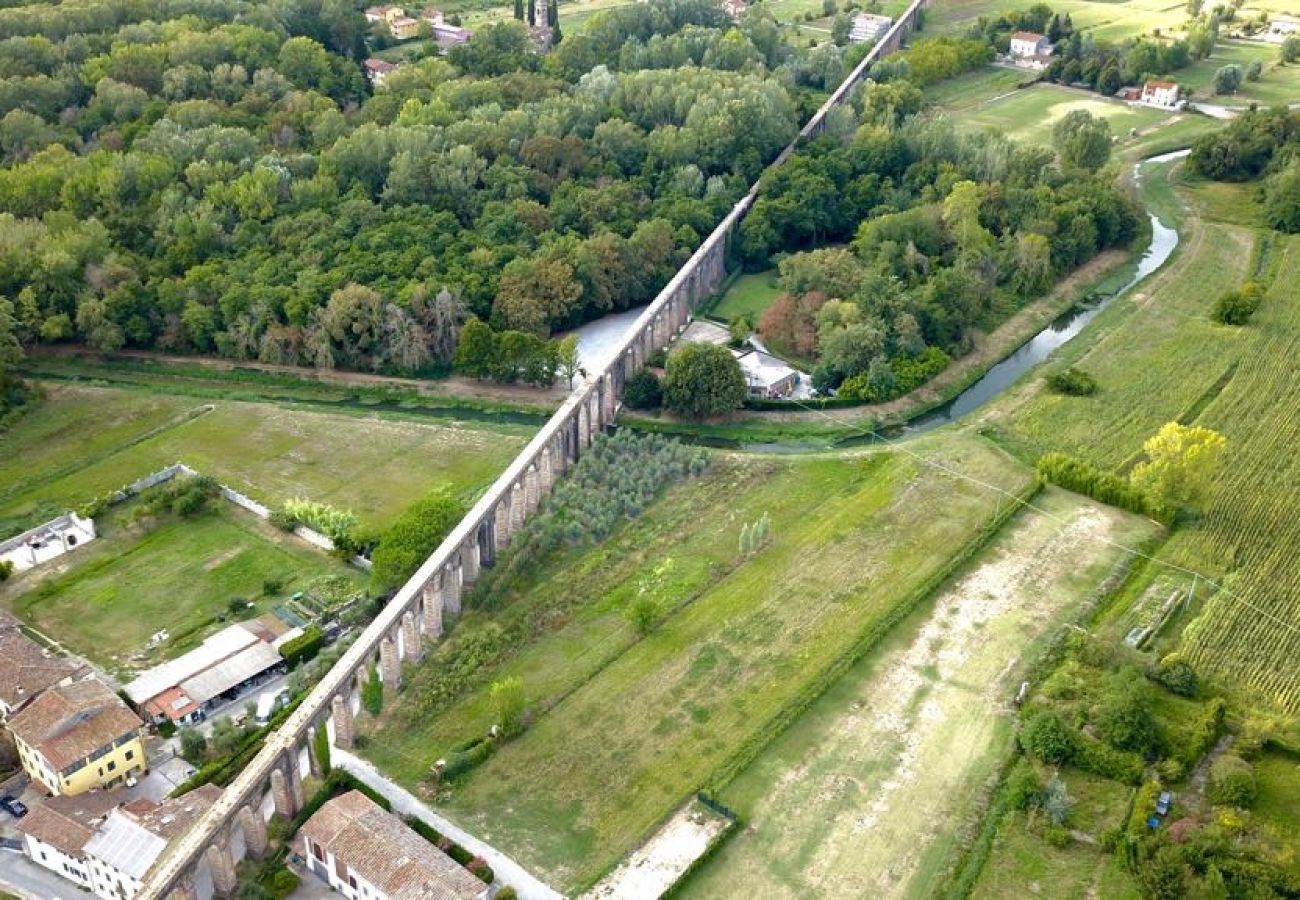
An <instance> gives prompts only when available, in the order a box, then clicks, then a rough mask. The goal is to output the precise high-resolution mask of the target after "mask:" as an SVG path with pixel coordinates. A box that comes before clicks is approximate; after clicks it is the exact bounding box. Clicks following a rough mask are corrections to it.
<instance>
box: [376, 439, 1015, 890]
mask: <svg viewBox="0 0 1300 900" xmlns="http://www.w3.org/2000/svg"><path fill="white" fill-rule="evenodd" d="M914 446H915V449H916V450H917V451H918V452H920V453H923V454H924V455H925V456H927V457H935V458H940V459H942V460H943V461H944V463H945V464H946V465H951V466H958V467H960V468H961V469H962V470H964V471H969V472H971V473H973V474H976V475H978V476H979V477H981V478H982V479H984V480H986V481H989V482H992V483H996V484H999V485H1001V486H1003V487H1005V488H1007V489H1010V490H1018V489H1020V488H1021V487H1023V486H1025V485H1026V484H1027V479H1028V472H1027V470H1025V469H1024V468H1022V467H1019V466H1017V465H1015V464H1013V463H1012V462H1011V461H1010V460H1009V459H1008V458H1007V457H1006V456H1004V455H1003V454H1001V453H999V452H997V451H996V450H994V449H993V448H992V447H991V446H990V445H988V444H987V443H985V442H983V441H981V440H979V439H973V438H966V437H952V436H948V437H945V438H942V439H935V440H929V439H927V440H923V441H919V442H917V443H916V444H915V445H914ZM996 506H997V502H996V497H995V496H994V495H990V494H988V493H987V492H985V491H983V490H980V489H978V488H975V487H972V486H970V485H969V484H967V483H965V482H954V481H953V480H952V479H951V478H950V477H948V476H945V475H942V474H938V473H936V472H934V471H933V470H930V469H928V468H926V469H918V464H917V463H916V462H914V461H913V460H911V459H910V458H908V457H906V456H901V455H892V454H871V455H864V456H849V457H836V458H824V459H817V458H811V459H799V460H791V459H785V458H762V457H758V458H754V457H750V458H733V459H730V460H726V461H722V462H720V463H719V464H718V465H717V467H716V468H715V469H714V470H713V471H712V473H711V474H709V475H707V476H706V477H705V479H704V481H703V482H702V483H701V482H692V483H690V484H688V485H685V486H682V487H679V488H676V489H674V490H673V491H672V492H670V494H669V496H668V498H667V499H666V500H663V501H661V502H659V503H658V504H656V505H655V506H654V507H652V508H651V509H650V510H649V511H647V513H646V515H645V516H644V517H643V518H642V519H640V520H638V521H637V522H636V523H635V524H634V525H630V526H627V527H625V528H624V529H623V530H622V531H621V532H620V533H619V534H618V535H616V536H615V537H613V538H611V539H610V540H608V541H606V542H605V543H604V544H603V545H601V546H600V547H598V548H596V549H594V550H593V551H592V552H591V553H590V554H589V555H578V556H577V557H576V558H574V557H570V558H567V559H565V560H563V561H562V564H560V565H556V566H546V567H543V569H542V570H541V571H539V572H537V573H536V574H535V576H534V577H533V578H531V579H530V580H529V583H528V584H527V585H526V586H524V595H525V596H531V595H532V594H533V592H534V591H548V590H559V591H565V592H568V593H569V594H571V595H572V594H577V595H578V596H580V597H582V598H583V603H584V609H583V610H582V611H581V612H578V613H575V614H573V617H572V620H571V621H570V622H568V623H567V624H565V625H564V626H563V627H562V628H560V629H559V630H558V631H556V632H555V633H554V634H551V635H547V636H545V637H543V638H542V639H541V640H540V641H539V642H538V644H537V646H536V647H535V648H533V649H530V650H529V651H526V653H525V654H524V656H521V657H519V658H517V659H516V663H515V665H514V666H513V667H512V671H517V672H519V673H520V674H521V675H522V677H523V678H524V681H525V684H526V686H527V689H528V693H529V696H530V701H531V702H532V704H533V705H534V707H535V708H538V709H541V710H547V711H546V712H545V715H543V716H541V718H540V719H539V720H538V721H537V722H536V723H535V724H534V725H533V726H532V727H531V728H530V729H529V730H528V731H526V732H525V733H524V734H523V735H522V736H521V737H520V738H518V739H516V740H515V741H513V742H512V743H510V744H508V745H506V746H505V747H504V748H502V749H501V750H500V751H499V752H498V753H497V754H496V755H495V756H493V757H492V758H491V759H490V760H489V761H488V762H486V763H485V764H483V765H482V766H481V767H480V768H478V769H476V770H474V771H473V772H472V773H471V774H470V775H469V776H468V777H467V779H466V780H465V781H464V783H463V784H458V785H457V786H456V787H454V788H453V789H452V790H451V791H450V796H448V797H446V798H444V800H443V802H442V803H441V804H440V808H441V809H442V810H443V811H444V812H446V813H448V814H449V815H450V816H452V817H453V818H454V819H456V820H457V821H460V822H462V823H463V824H464V825H465V826H466V827H469V828H471V829H473V830H474V831H475V833H476V834H481V835H483V837H484V838H485V839H487V840H489V841H491V842H493V844H494V845H497V846H500V847H501V848H502V849H503V850H505V851H506V852H508V853H510V854H511V855H512V856H514V857H515V858H517V859H519V860H520V861H521V862H522V863H524V864H525V865H529V866H531V867H534V868H535V869H536V870H537V871H538V872H539V873H541V874H542V875H543V876H544V877H546V878H548V879H550V880H551V881H552V883H554V884H555V885H556V886H558V887H561V888H564V889H573V888H579V887H582V886H585V885H587V884H589V883H591V882H592V881H594V880H595V879H596V878H597V877H598V876H599V875H600V874H601V873H602V872H604V871H605V870H606V869H608V868H609V867H610V866H611V865H613V864H614V863H615V862H616V861H617V860H618V859H620V858H621V857H622V856H623V855H624V854H626V853H627V852H628V851H629V850H631V849H632V848H633V847H634V846H636V845H637V844H638V843H639V842H640V841H641V840H642V839H643V838H644V837H645V836H646V835H647V834H648V833H649V832H650V831H651V830H652V829H653V828H654V827H655V826H656V824H657V823H658V822H659V821H660V820H661V819H662V818H663V817H664V816H666V815H667V814H668V813H669V812H671V811H672V809H674V808H675V807H676V806H678V805H679V804H680V803H681V801H682V800H683V799H684V798H686V797H687V796H689V794H690V793H691V792H692V791H694V790H696V789H698V788H699V787H701V786H702V785H704V784H706V783H707V782H708V781H709V780H710V779H711V778H713V777H715V775H716V773H717V772H718V770H719V768H720V767H722V766H724V765H725V764H726V763H727V761H728V760H729V759H730V758H732V757H733V756H734V755H735V754H737V753H738V752H741V751H742V749H744V748H746V747H750V746H752V747H753V749H754V750H757V749H759V748H760V747H761V746H762V744H763V743H765V742H766V741H767V740H768V739H770V737H771V734H770V732H769V730H768V724H767V723H768V722H769V721H770V720H771V718H772V717H773V716H774V715H775V714H777V713H778V712H779V711H780V710H781V709H782V708H783V707H784V706H785V705H786V704H788V703H790V702H792V701H793V700H794V698H796V697H797V696H798V695H799V692H800V691H801V690H802V689H803V688H804V687H805V686H806V685H808V684H809V683H811V682H814V681H816V679H817V678H818V673H820V672H822V671H823V670H824V669H825V668H826V666H827V665H828V664H829V663H830V662H831V661H833V660H835V659H837V658H838V657H840V656H842V655H843V654H845V653H847V652H849V651H850V649H851V648H852V647H853V646H854V645H855V642H856V641H858V640H859V638H860V637H861V636H863V635H866V634H869V633H870V630H871V628H872V625H873V623H876V622H879V621H881V620H882V619H883V618H885V617H887V616H889V615H890V614H891V613H893V612H894V611H895V610H897V609H898V608H899V606H900V604H911V603H913V602H917V601H918V600H919V598H916V597H913V593H914V592H915V591H917V590H918V589H919V588H922V587H923V586H925V585H926V582H927V579H929V578H930V577H932V576H933V575H935V573H938V572H940V571H941V570H942V569H943V567H944V566H945V564H946V563H947V562H948V561H949V560H951V559H952V558H953V556H954V554H956V553H957V552H958V550H959V548H961V547H962V545H963V544H965V543H966V542H968V541H971V540H972V539H974V538H975V536H976V535H977V534H978V532H979V530H980V528H981V526H982V524H983V523H984V522H986V521H987V520H988V518H989V517H990V516H992V515H993V514H994V511H995V508H996ZM764 511H766V512H768V513H769V514H770V516H771V519H772V524H773V531H774V534H775V539H774V540H773V542H772V543H771V544H770V545H769V546H768V547H767V548H766V549H764V550H763V551H762V552H760V553H758V554H757V555H755V556H754V557H752V558H750V559H747V560H744V561H739V560H737V550H736V546H737V537H738V533H739V530H740V527H741V525H742V524H743V523H744V522H747V521H753V520H756V519H757V518H758V517H759V516H760V515H761V514H762V513H763V512H764ZM668 560H672V562H671V564H670V566H669V568H670V571H671V572H672V574H671V575H670V576H669V581H670V585H669V586H668V587H667V588H666V591H665V596H666V597H667V598H668V599H670V600H672V601H675V602H678V603H681V604H685V605H684V606H681V607H679V608H678V610H677V611H676V612H675V613H674V614H673V615H672V616H670V617H669V618H668V619H667V620H666V621H665V622H663V624H662V625H661V626H660V627H658V628H657V629H656V630H655V631H653V632H652V633H651V634H650V635H649V636H647V637H646V638H644V639H643V640H639V641H635V642H633V641H631V635H630V633H629V632H630V626H628V625H627V623H626V622H625V621H623V616H622V610H623V608H624V607H625V606H626V605H627V603H628V601H629V598H630V597H632V596H633V595H634V594H635V591H636V586H637V585H638V584H639V583H643V580H644V579H645V578H646V576H647V573H648V572H650V571H652V570H653V569H655V568H657V567H660V566H664V565H665V564H666V562H667V561H668ZM602 620H603V624H602ZM541 655H545V656H547V657H548V658H549V660H550V661H549V663H547V664H544V665H543V666H542V667H541V670H540V671H539V672H537V673H534V671H533V670H532V668H531V667H530V666H529V665H528V661H529V660H536V659H538V658H539V656H541ZM436 661H437V657H436V656H435V657H434V658H433V661H432V662H431V663H430V664H434V665H436ZM408 702H410V701H408ZM485 706H486V704H485V703H484V701H483V699H482V698H481V697H478V698H475V699H470V700H466V701H464V702H463V703H462V704H461V705H460V706H459V707H456V708H454V709H452V710H451V711H450V712H449V713H448V714H446V716H436V715H435V716H430V717H428V718H427V719H426V720H424V727H423V728H422V729H420V733H411V732H410V730H406V731H401V730H397V729H383V730H381V731H380V732H379V734H378V735H376V736H375V738H374V739H373V740H372V741H369V742H368V743H367V748H366V752H367V753H368V754H369V755H370V756H371V758H372V759H374V760H375V761H376V762H377V763H379V764H380V765H381V767H383V768H384V769H385V770H387V771H390V772H391V773H393V774H395V775H397V777H399V779H401V780H402V781H404V782H406V783H407V784H408V785H410V786H414V783H415V782H417V781H418V780H419V779H420V778H421V777H422V776H423V775H424V773H425V772H426V771H427V766H428V765H429V764H430V763H432V762H433V761H434V760H435V759H437V758H438V754H439V752H440V750H442V749H445V748H446V746H447V744H450V743H453V742H455V741H457V740H460V739H462V738H463V737H465V736H467V734H468V735H472V734H474V733H482V731H483V730H484V729H485V728H486V727H487V724H488V723H489V722H490V721H491V720H490V718H488V717H487V716H486V715H485V713H486V709H485ZM476 711H477V718H476ZM475 725H476V727H474V726H475Z"/></svg>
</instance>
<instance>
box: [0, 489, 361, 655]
mask: <svg viewBox="0 0 1300 900" xmlns="http://www.w3.org/2000/svg"><path fill="white" fill-rule="evenodd" d="M137 503H138V501H137V502H133V503H128V504H125V505H124V506H122V507H118V508H116V509H115V510H114V511H113V512H111V513H110V514H109V515H108V516H106V517H103V518H101V519H99V520H97V521H98V522H99V524H100V529H101V531H100V535H101V536H100V538H99V539H98V540H96V541H94V542H93V543H91V544H88V545H87V546H85V547H83V548H81V549H79V550H76V551H75V552H73V553H71V554H69V555H67V556H64V557H61V558H60V559H59V560H58V561H57V562H55V563H51V564H50V565H49V566H45V567H42V568H40V569H36V570H33V571H31V572H28V573H25V574H24V576H23V577H20V578H17V579H14V580H13V581H11V582H9V583H7V584H6V585H4V587H3V589H2V590H0V602H2V603H3V604H4V605H5V606H6V607H9V608H12V609H13V611H14V612H15V613H16V614H17V615H18V616H19V617H20V618H22V619H23V621H25V622H27V623H29V624H31V625H33V626H34V627H36V628H37V629H39V630H40V631H41V632H42V633H44V634H47V635H49V636H51V637H53V638H55V639H56V640H58V641H59V642H61V643H63V644H65V645H66V646H68V647H69V648H70V649H72V650H73V651H75V652H77V653H79V654H81V655H83V656H87V657H89V658H91V659H93V660H95V661H96V662H98V663H100V664H102V665H104V666H106V667H108V668H110V669H112V670H117V671H122V670H124V669H125V668H126V667H127V666H128V664H129V663H131V659H130V657H131V656H132V655H133V654H135V653H137V652H138V651H141V650H142V649H143V648H144V647H145V645H146V644H147V642H148V640H149V637H150V635H152V634H153V633H154V632H155V631H158V630H160V629H167V630H168V631H169V632H170V634H171V638H172V642H173V643H172V645H171V646H170V647H168V648H167V654H168V655H175V654H176V653H177V652H179V651H180V650H182V649H185V646H184V644H185V643H186V640H185V639H186V638H187V637H189V638H191V639H193V640H197V638H198V637H199V632H200V631H202V630H203V629H204V628H205V627H206V626H208V625H210V624H212V623H213V622H214V620H216V619H217V617H218V616H224V615H226V614H227V612H228V609H229V605H230V602H231V601H232V600H234V599H236V598H242V599H244V600H247V601H251V602H253V603H254V604H255V609H254V610H243V611H241V612H240V613H239V615H240V617H241V618H248V617H250V616H251V615H254V614H255V613H256V612H269V611H270V610H272V609H273V608H274V607H275V606H276V605H277V604H278V603H280V602H283V599H284V598H285V597H286V596H288V595H290V594H292V593H294V592H295V591H299V590H302V589H304V588H306V587H308V586H309V585H310V584H311V583H312V582H313V581H316V580H317V579H319V578H324V577H327V576H342V577H344V578H346V579H347V580H349V581H351V582H352V583H353V584H354V585H355V587H356V589H357V591H358V592H360V591H363V590H364V588H365V577H364V575H362V574H361V573H360V572H357V571H356V570H354V569H352V568H351V567H349V566H346V565H344V564H343V563H342V562H340V561H339V560H336V559H334V558H333V557H331V556H330V555H329V554H327V553H323V552H322V551H320V550H319V549H317V548H315V547H312V546H310V545H309V544H307V543H305V542H303V541H301V540H298V539H297V538H293V537H290V536H288V535H285V534H283V533H282V532H279V531H276V530H275V529H274V528H272V527H271V526H270V525H268V524H266V523H264V522H262V521H261V520H260V519H258V518H256V517H255V516H253V515H252V514H250V513H247V512H244V511H242V510H238V509H236V508H235V507H233V506H232V505H230V504H227V503H226V502H225V501H223V500H215V501H213V502H212V505H211V507H210V509H209V510H208V511H206V512H204V513H202V514H201V515H199V516H197V517H195V518H181V519H167V520H164V521H162V522H160V523H159V524H157V525H156V526H154V527H152V528H148V529H147V530H146V529H145V528H143V527H141V526H140V525H132V524H129V523H128V522H126V521H125V516H126V513H128V512H129V511H130V510H131V509H132V508H133V507H134V506H136V505H137Z"/></svg>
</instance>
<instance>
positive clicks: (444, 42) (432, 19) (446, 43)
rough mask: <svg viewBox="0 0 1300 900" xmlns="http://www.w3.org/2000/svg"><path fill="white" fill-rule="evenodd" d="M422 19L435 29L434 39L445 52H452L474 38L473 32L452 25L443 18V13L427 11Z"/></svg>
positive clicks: (432, 10)
mask: <svg viewBox="0 0 1300 900" xmlns="http://www.w3.org/2000/svg"><path fill="white" fill-rule="evenodd" d="M420 19H421V20H422V21H424V22H426V23H428V25H429V27H430V28H432V29H433V39H434V40H435V41H437V42H438V46H439V47H441V48H442V49H443V50H450V49H451V48H452V47H455V46H456V45H457V44H463V43H465V42H466V41H468V40H469V39H470V38H471V37H473V36H474V35H473V32H471V31H470V30H469V29H468V28H461V27H460V26H459V25H452V24H451V23H450V22H448V21H446V20H445V19H444V18H443V15H442V11H441V10H437V9H426V10H425V11H424V12H422V13H421V14H420Z"/></svg>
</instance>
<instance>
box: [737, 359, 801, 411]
mask: <svg viewBox="0 0 1300 900" xmlns="http://www.w3.org/2000/svg"><path fill="white" fill-rule="evenodd" d="M732 352H733V353H734V354H735V357H736V362H738V363H740V371H741V373H742V374H743V375H744V376H745V390H746V392H748V394H749V396H751V397H758V398H760V399H763V400H781V399H784V398H786V397H791V396H793V395H794V392H795V389H796V388H797V387H798V386H799V373H798V372H796V371H795V370H794V369H792V368H790V367H789V366H788V365H786V364H785V361H784V360H781V359H779V358H777V357H775V356H773V355H771V354H770V353H764V352H763V351H762V350H745V351H732Z"/></svg>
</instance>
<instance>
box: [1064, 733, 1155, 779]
mask: <svg viewBox="0 0 1300 900" xmlns="http://www.w3.org/2000/svg"><path fill="white" fill-rule="evenodd" d="M1070 762H1071V763H1073V764H1074V765H1075V766H1077V767H1078V768H1080V769H1083V771H1085V772H1091V773H1092V774H1093V775H1100V776H1101V777H1102V778H1109V779H1110V780H1111V781H1119V782H1122V783H1123V784H1137V783H1138V782H1139V781H1141V780H1142V773H1143V771H1144V770H1145V769H1146V766H1145V765H1143V762H1142V757H1140V756H1138V755H1137V754H1136V753H1128V752H1125V751H1123V750H1116V749H1115V748H1113V747H1108V746H1107V745H1105V744H1103V743H1101V742H1100V741H1093V740H1089V739H1087V738H1083V737H1080V738H1077V740H1076V741H1075V746H1074V755H1073V756H1072V757H1071V759H1070Z"/></svg>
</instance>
